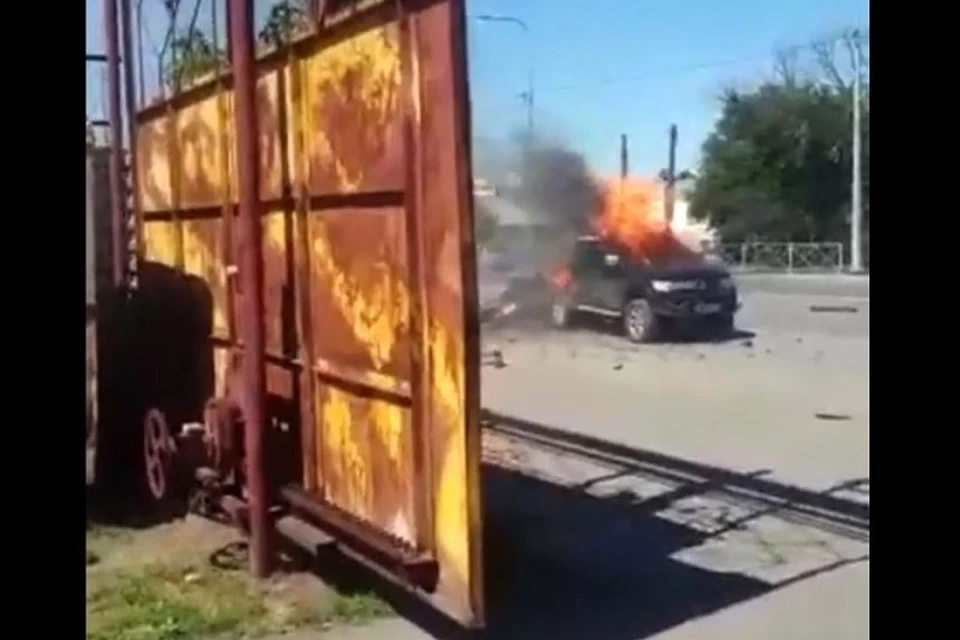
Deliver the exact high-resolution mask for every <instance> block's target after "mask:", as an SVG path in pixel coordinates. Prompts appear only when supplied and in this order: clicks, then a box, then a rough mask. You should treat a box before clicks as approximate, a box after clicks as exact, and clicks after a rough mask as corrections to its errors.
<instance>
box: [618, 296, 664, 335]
mask: <svg viewBox="0 0 960 640" xmlns="http://www.w3.org/2000/svg"><path fill="white" fill-rule="evenodd" d="M623 329H624V333H626V335H627V338H629V339H630V341H631V342H636V343H642V342H650V341H651V340H654V339H655V338H656V336H657V316H656V315H655V314H654V313H653V309H651V308H650V303H648V302H647V301H646V300H643V299H640V298H638V299H635V300H630V301H629V302H627V304H626V306H625V307H624V309H623Z"/></svg>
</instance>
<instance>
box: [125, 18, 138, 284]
mask: <svg viewBox="0 0 960 640" xmlns="http://www.w3.org/2000/svg"><path fill="white" fill-rule="evenodd" d="M120 2H121V4H122V10H123V11H122V19H123V23H122V26H121V33H122V37H123V57H122V60H121V62H122V64H123V89H124V98H125V102H126V105H125V106H126V112H127V113H126V117H127V152H128V153H129V158H130V160H129V163H130V165H129V168H128V170H129V171H130V183H129V184H130V196H131V197H130V213H131V214H132V215H130V217H129V219H128V220H127V225H128V229H129V230H130V232H131V233H130V235H129V237H128V243H129V245H128V252H127V261H128V267H129V272H130V275H131V284H132V285H134V286H135V284H134V283H136V279H137V276H138V274H137V268H138V264H137V260H138V258H139V255H140V207H139V202H138V200H137V193H138V192H137V180H138V175H137V123H136V115H137V99H136V95H135V89H134V73H133V27H132V23H133V15H132V13H133V9H132V3H131V0H120ZM124 202H125V203H126V202H127V200H126V198H125V199H124Z"/></svg>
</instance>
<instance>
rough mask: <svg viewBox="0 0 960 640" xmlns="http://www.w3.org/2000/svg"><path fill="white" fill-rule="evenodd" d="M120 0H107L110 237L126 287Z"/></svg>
mask: <svg viewBox="0 0 960 640" xmlns="http://www.w3.org/2000/svg"><path fill="white" fill-rule="evenodd" d="M117 22H118V21H117V0H103V33H104V36H105V40H106V42H105V44H106V56H107V118H108V119H109V122H110V174H109V176H110V240H111V243H112V246H111V256H112V260H111V264H112V275H113V284H114V286H116V287H121V286H123V245H124V242H123V231H124V219H123V210H124V202H125V198H124V196H123V179H122V176H121V172H122V171H123V116H122V115H121V112H120V36H119V34H118V30H117Z"/></svg>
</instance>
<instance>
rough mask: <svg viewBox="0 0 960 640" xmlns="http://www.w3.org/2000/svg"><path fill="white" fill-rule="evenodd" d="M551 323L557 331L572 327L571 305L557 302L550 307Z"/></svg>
mask: <svg viewBox="0 0 960 640" xmlns="http://www.w3.org/2000/svg"><path fill="white" fill-rule="evenodd" d="M550 322H551V323H552V324H553V326H554V327H556V328H557V329H565V328H566V327H568V326H570V305H569V304H568V303H567V302H566V301H564V300H555V301H554V303H553V305H552V306H551V307H550Z"/></svg>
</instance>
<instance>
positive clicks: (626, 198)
mask: <svg viewBox="0 0 960 640" xmlns="http://www.w3.org/2000/svg"><path fill="white" fill-rule="evenodd" d="M600 189H601V198H600V208H599V210H598V211H597V212H596V214H595V215H594V216H593V220H592V225H593V230H594V232H595V233H596V234H597V235H599V236H600V237H601V238H604V239H605V240H607V241H609V242H612V243H614V244H616V245H619V246H620V247H621V248H622V249H624V250H626V251H628V252H629V253H630V254H631V256H633V257H635V258H638V259H640V260H643V261H645V262H655V263H656V262H672V261H675V260H680V259H683V260H689V259H692V258H694V257H695V256H696V254H695V253H694V252H692V251H691V250H690V249H688V248H687V247H685V246H684V245H683V244H682V243H681V242H680V241H679V240H678V239H677V237H676V236H675V235H674V234H673V231H672V230H671V229H670V226H669V225H668V224H667V222H666V220H665V218H664V212H663V188H662V187H661V186H660V185H658V184H657V183H655V182H653V181H652V180H637V179H635V178H625V179H621V178H615V179H613V180H608V181H607V182H606V183H605V184H603V185H601V187H600Z"/></svg>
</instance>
